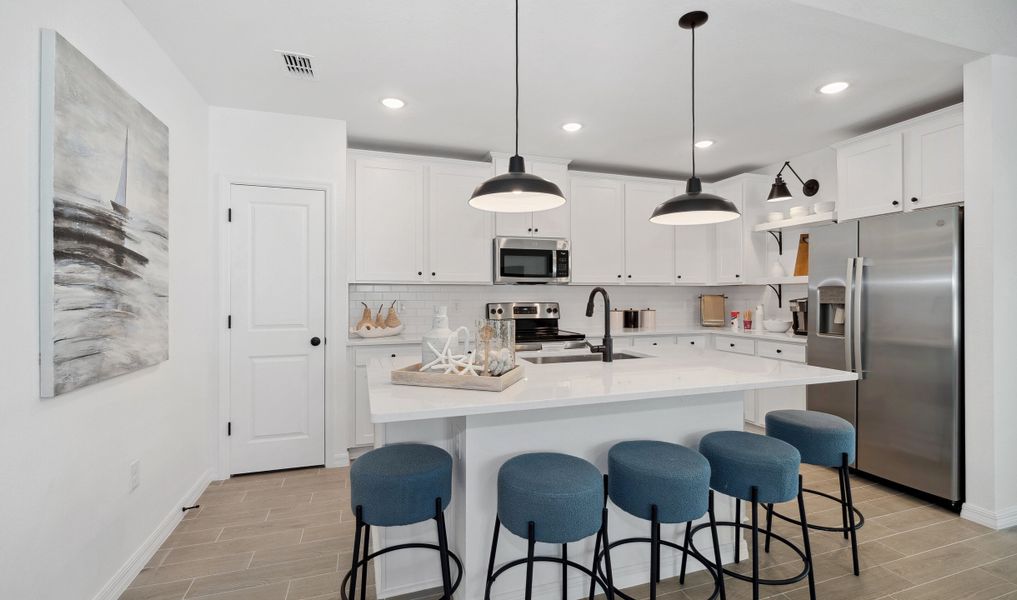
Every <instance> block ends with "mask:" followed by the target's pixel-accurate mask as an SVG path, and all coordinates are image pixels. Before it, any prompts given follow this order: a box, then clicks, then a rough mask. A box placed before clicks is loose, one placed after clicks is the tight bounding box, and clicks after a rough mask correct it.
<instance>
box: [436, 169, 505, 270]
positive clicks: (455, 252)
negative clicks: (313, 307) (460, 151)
mask: <svg viewBox="0 0 1017 600" xmlns="http://www.w3.org/2000/svg"><path fill="white" fill-rule="evenodd" d="M489 177H491V167H490V165H484V164H481V165H476V166H474V165H451V164H433V165H430V166H429V167H428V261H427V264H428V268H427V271H426V272H425V273H424V276H425V277H427V278H428V280H430V281H435V282H441V283H490V282H491V273H492V268H493V267H492V265H493V262H492V258H491V252H492V247H493V245H492V242H491V240H492V237H493V224H494V215H492V214H491V213H489V212H486V211H483V210H478V209H476V208H473V207H471V206H470V205H469V200H470V195H471V194H472V193H473V190H474V189H475V188H476V187H477V186H478V185H480V184H481V183H483V182H484V180H486V179H488V178H489Z"/></svg>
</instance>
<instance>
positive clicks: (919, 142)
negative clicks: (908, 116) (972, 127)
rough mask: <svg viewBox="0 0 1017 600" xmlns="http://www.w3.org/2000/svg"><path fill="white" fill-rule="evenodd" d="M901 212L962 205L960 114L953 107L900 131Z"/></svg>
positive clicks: (962, 140)
mask: <svg viewBox="0 0 1017 600" xmlns="http://www.w3.org/2000/svg"><path fill="white" fill-rule="evenodd" d="M904 173H905V180H904V187H905V191H904V210H906V211H910V210H916V209H920V208H928V207H930V206H942V205H944V204H956V203H960V202H963V201H964V112H963V110H962V107H960V106H954V107H951V108H948V109H945V110H943V111H940V112H938V113H935V114H933V115H929V116H928V118H924V119H921V120H920V121H919V122H917V123H916V124H915V125H914V127H911V128H908V129H907V130H905V131H904Z"/></svg>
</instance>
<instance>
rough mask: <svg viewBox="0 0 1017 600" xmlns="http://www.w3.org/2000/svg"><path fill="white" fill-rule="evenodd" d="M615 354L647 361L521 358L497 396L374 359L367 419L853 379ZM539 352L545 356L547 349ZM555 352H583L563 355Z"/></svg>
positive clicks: (689, 354) (720, 359)
mask: <svg viewBox="0 0 1017 600" xmlns="http://www.w3.org/2000/svg"><path fill="white" fill-rule="evenodd" d="M616 352H626V353H630V354H638V355H642V356H646V357H647V358H640V359H627V360H616V361H615V362H613V363H603V362H599V361H597V362H575V363H557V364H543V365H538V364H532V363H529V362H527V361H525V360H524V357H525V356H527V355H529V354H532V353H520V354H519V359H518V360H517V362H518V363H519V364H521V365H522V366H523V368H524V369H525V370H526V371H525V375H526V376H525V378H524V379H523V380H522V381H520V382H519V383H517V384H515V385H513V386H511V387H509V388H508V389H506V390H505V391H503V392H481V391H473V390H452V389H445V388H429V387H417V386H407V385H393V384H392V383H391V376H390V372H391V371H392V369H395V368H401V367H405V366H408V365H409V364H411V363H412V362H414V361H413V360H412V359H406V358H403V359H390V358H386V359H375V360H373V361H372V363H371V364H369V365H368V369H367V377H368V397H369V402H370V406H371V421H372V422H374V423H394V422H401V421H416V420H423V419H437V418H449V417H461V416H468V415H478V414H491V413H508V412H518V411H526V410H539V409H546V408H560V407H570V406H575V407H581V406H588V405H595V404H602V403H608V402H632V401H638V400H646V399H653V398H669V397H678V396H691V395H702V394H713V393H720V392H736V391H747V390H754V389H765V388H779V387H789V386H796V385H808V384H815V383H834V382H839V381H853V380H855V379H857V378H858V376H857V375H856V374H854V373H849V372H846V371H837V370H834V369H826V368H822V367H813V366H808V365H804V364H799V363H793V362H788V361H779V360H772V359H767V358H760V357H756V356H747V355H742V354H735V353H730V352H720V351H717V350H706V349H692V348H685V347H674V348H670V347H664V348H653V349H652V350H644V349H633V348H618V349H616ZM542 354H545V355H546V354H549V353H547V352H545V353H542ZM555 354H588V352H585V351H565V352H560V353H555Z"/></svg>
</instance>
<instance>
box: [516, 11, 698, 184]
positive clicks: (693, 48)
mask: <svg viewBox="0 0 1017 600" xmlns="http://www.w3.org/2000/svg"><path fill="white" fill-rule="evenodd" d="M518 1H519V0H516V2H518ZM692 176H693V177H695V176H696V28H695V26H693V27H692Z"/></svg>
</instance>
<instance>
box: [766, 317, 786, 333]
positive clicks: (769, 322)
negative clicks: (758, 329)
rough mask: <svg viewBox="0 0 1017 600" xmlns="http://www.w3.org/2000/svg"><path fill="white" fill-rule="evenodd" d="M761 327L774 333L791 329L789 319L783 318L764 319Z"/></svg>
mask: <svg viewBox="0 0 1017 600" xmlns="http://www.w3.org/2000/svg"><path fill="white" fill-rule="evenodd" d="M763 329H765V330H767V331H772V332H774V333H784V332H785V331H787V330H788V329H791V321H786V320H784V319H766V320H765V321H763Z"/></svg>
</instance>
